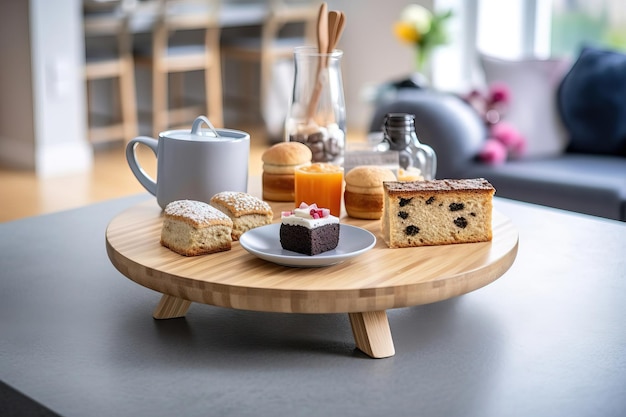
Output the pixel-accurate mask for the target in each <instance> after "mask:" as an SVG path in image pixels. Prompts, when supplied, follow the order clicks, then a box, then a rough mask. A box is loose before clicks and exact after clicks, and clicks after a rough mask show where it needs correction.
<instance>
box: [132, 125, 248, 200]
mask: <svg viewBox="0 0 626 417" xmlns="http://www.w3.org/2000/svg"><path fill="white" fill-rule="evenodd" d="M202 123H206V125H207V126H208V127H209V129H208V130H206V129H205V130H203V129H200V127H201V125H202ZM138 144H143V145H146V146H148V147H149V148H150V149H152V152H154V154H155V156H156V158H157V179H156V181H155V180H154V179H153V178H151V177H150V176H149V175H148V174H147V173H146V172H145V171H144V170H143V169H142V167H141V165H140V164H139V163H138V162H137V155H136V153H135V149H136V147H137V145H138ZM249 156H250V135H249V134H248V133H246V132H242V131H239V130H232V129H215V128H214V127H213V125H211V122H210V121H209V120H208V119H207V118H206V117H204V116H200V117H198V118H197V119H196V120H195V121H194V122H193V126H192V128H191V132H189V131H188V130H169V131H166V132H161V133H160V134H159V139H158V140H157V139H153V138H150V137H147V136H139V137H136V138H134V139H132V140H131V141H130V142H128V145H127V146H126V159H127V160H128V165H129V166H130V169H131V170H132V172H133V174H135V177H137V179H138V180H139V182H140V183H141V185H143V186H144V187H145V188H146V190H148V191H149V192H150V193H151V194H153V195H155V196H156V198H157V202H158V203H159V206H161V208H165V206H166V205H167V204H168V203H170V202H172V201H176V200H185V199H188V200H198V201H204V202H207V203H208V202H209V200H210V199H211V197H212V196H214V195H215V194H217V193H219V192H222V191H242V192H247V190H248V159H249Z"/></svg>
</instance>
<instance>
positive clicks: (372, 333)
mask: <svg viewBox="0 0 626 417" xmlns="http://www.w3.org/2000/svg"><path fill="white" fill-rule="evenodd" d="M348 315H349V317H350V325H351V326H352V333H353V334H354V341H355V342H356V347H357V348H359V349H360V350H362V351H363V352H364V353H365V354H367V355H369V356H371V357H372V358H388V357H389V356H393V355H395V353H396V350H395V348H394V347H393V339H392V338H391V330H390V329H389V320H387V312H386V311H384V310H382V311H370V312H366V313H349V314H348Z"/></svg>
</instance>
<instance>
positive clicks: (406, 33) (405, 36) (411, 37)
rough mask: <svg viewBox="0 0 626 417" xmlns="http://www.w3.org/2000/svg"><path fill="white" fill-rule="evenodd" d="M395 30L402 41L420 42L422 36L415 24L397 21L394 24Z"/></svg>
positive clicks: (409, 42)
mask: <svg viewBox="0 0 626 417" xmlns="http://www.w3.org/2000/svg"><path fill="white" fill-rule="evenodd" d="M393 32H394V33H395V35H396V37H397V38H398V39H399V40H400V41H402V42H405V43H408V44H415V43H418V42H419V40H420V38H421V37H422V36H421V35H420V33H419V32H418V31H417V29H415V26H413V25H411V24H409V23H406V22H397V23H396V24H395V25H394V26H393Z"/></svg>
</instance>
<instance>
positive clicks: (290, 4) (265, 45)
mask: <svg viewBox="0 0 626 417" xmlns="http://www.w3.org/2000/svg"><path fill="white" fill-rule="evenodd" d="M318 11H319V4H318V3H317V2H311V1H308V0H307V1H302V0H300V1H287V0H271V1H270V9H269V13H268V16H267V18H266V20H265V22H264V23H263V25H262V27H261V35H260V37H259V36H250V35H246V36H235V37H231V38H228V39H224V40H223V43H222V55H223V59H224V61H226V60H233V61H234V60H236V61H239V62H243V63H246V64H248V65H247V69H254V68H255V67H254V66H255V65H258V67H259V71H258V75H257V76H258V78H259V92H258V95H257V98H258V100H259V111H260V113H261V114H262V113H263V111H262V110H263V106H264V104H265V103H266V97H267V95H268V93H269V90H270V85H271V84H272V73H273V69H274V65H275V64H276V62H277V61H279V60H281V59H289V60H293V52H294V48H295V47H296V46H303V45H307V44H308V45H313V44H315V43H314V42H315V41H314V39H315V37H314V36H315V24H316V21H317V14H318ZM242 69H243V68H242ZM251 78H252V75H251V74H250V73H249V72H246V71H242V76H241V77H239V82H238V84H239V85H243V86H246V87H250V81H251ZM244 94H246V95H247V97H250V91H249V90H248V91H245V92H244ZM285 106H287V103H285Z"/></svg>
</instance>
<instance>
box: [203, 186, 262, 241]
mask: <svg viewBox="0 0 626 417" xmlns="http://www.w3.org/2000/svg"><path fill="white" fill-rule="evenodd" d="M211 205H212V206H213V207H215V208H216V209H218V210H220V211H221V212H222V213H224V214H226V215H227V216H228V217H230V219H231V220H232V222H233V230H232V238H233V240H239V237H240V236H241V235H242V234H244V233H245V232H247V231H248V230H250V229H254V228H255V227H259V226H264V225H266V224H270V223H271V222H272V218H273V217H274V213H273V212H272V208H271V207H270V205H269V204H267V203H266V202H265V201H263V200H260V199H258V198H256V197H255V196H253V195H250V194H247V193H243V192H238V191H224V192H221V193H217V194H215V195H214V196H213V197H211Z"/></svg>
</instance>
